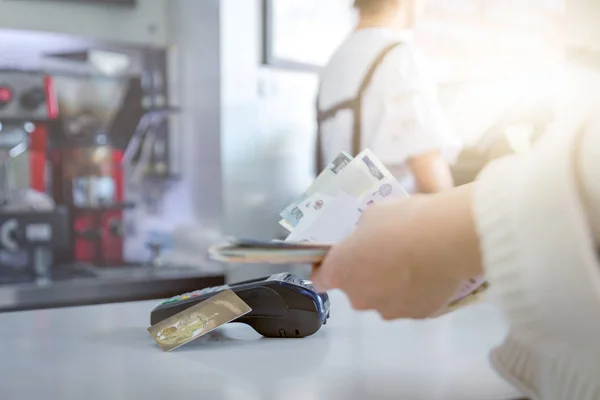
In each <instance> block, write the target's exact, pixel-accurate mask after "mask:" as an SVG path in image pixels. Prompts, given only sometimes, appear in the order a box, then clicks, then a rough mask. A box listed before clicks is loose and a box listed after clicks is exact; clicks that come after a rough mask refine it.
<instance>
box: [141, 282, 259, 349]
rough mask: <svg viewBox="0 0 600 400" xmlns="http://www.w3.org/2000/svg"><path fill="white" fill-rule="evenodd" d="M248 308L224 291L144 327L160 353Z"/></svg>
mask: <svg viewBox="0 0 600 400" xmlns="http://www.w3.org/2000/svg"><path fill="white" fill-rule="evenodd" d="M250 311H252V309H251V308H250V306H248V304H246V303H245V302H244V301H243V300H242V299H240V298H239V297H238V295H236V294H235V293H234V292H233V291H232V290H225V291H223V292H220V293H218V294H217V295H215V296H213V297H211V298H209V299H206V300H204V301H203V302H201V303H198V304H196V305H195V306H192V307H190V308H188V309H186V310H183V311H182V312H180V313H178V314H175V315H173V316H171V317H169V318H167V319H165V320H163V321H161V322H159V323H158V324H156V325H152V326H151V327H149V328H148V332H149V333H150V335H151V336H152V338H154V340H155V341H156V343H158V345H159V346H160V348H161V349H162V350H163V351H171V350H174V349H176V348H178V347H181V346H183V345H184V344H186V343H189V342H191V341H193V340H196V339H198V338H199V337H201V336H203V335H206V334H207V333H209V332H211V331H213V330H215V329H216V328H218V327H220V326H222V325H225V324H227V323H229V322H232V321H234V320H236V319H238V318H239V317H241V316H243V315H246V314H248V313H249V312H250Z"/></svg>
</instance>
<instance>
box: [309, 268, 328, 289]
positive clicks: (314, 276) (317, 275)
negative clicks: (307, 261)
mask: <svg viewBox="0 0 600 400" xmlns="http://www.w3.org/2000/svg"><path fill="white" fill-rule="evenodd" d="M323 265H324V264H322V263H320V264H313V266H312V272H311V274H310V280H311V281H312V283H313V287H314V288H315V290H316V291H317V292H320V293H324V292H326V291H328V290H331V289H333V285H331V283H330V280H329V279H328V276H327V275H328V274H327V268H324V267H323Z"/></svg>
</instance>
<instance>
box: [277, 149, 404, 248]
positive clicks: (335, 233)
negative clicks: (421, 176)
mask: <svg viewBox="0 0 600 400" xmlns="http://www.w3.org/2000/svg"><path fill="white" fill-rule="evenodd" d="M406 196H408V194H407V193H406V191H405V190H404V189H403V188H402V186H401V185H400V183H399V182H398V181H397V180H396V179H395V178H394V176H393V175H392V174H391V173H390V172H389V171H388V170H387V169H386V168H385V167H384V166H383V164H382V163H381V162H380V161H379V159H378V158H377V157H376V156H375V154H373V152H372V151H371V150H368V149H366V150H364V151H362V152H361V153H360V154H358V155H357V156H356V157H355V158H353V157H352V156H350V155H349V154H347V153H340V154H339V155H338V156H337V157H336V158H335V159H334V160H333V161H332V162H331V163H330V164H329V165H328V166H327V167H326V168H325V169H324V170H323V171H322V172H321V173H320V174H319V176H318V177H317V179H316V180H315V182H314V183H313V184H312V185H311V186H310V187H309V188H308V189H306V191H305V192H304V193H303V194H302V196H300V198H298V199H296V200H295V201H293V202H292V203H291V204H289V205H288V206H287V207H286V208H285V209H284V210H283V211H282V212H281V213H280V216H281V220H280V221H279V224H280V225H282V226H283V227H284V228H286V229H287V230H288V231H289V232H290V233H289V235H288V236H287V238H286V240H285V241H286V242H299V243H305V242H308V243H336V242H339V241H340V240H342V239H343V238H344V237H345V236H346V235H347V234H348V233H350V232H351V231H352V229H353V228H354V227H355V226H356V224H357V223H358V220H359V219H360V216H361V213H362V211H363V210H364V209H365V208H366V207H369V206H370V205H372V204H376V203H378V202H381V201H384V200H387V199H392V198H398V197H406Z"/></svg>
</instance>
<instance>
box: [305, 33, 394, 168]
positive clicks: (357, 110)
mask: <svg viewBox="0 0 600 400" xmlns="http://www.w3.org/2000/svg"><path fill="white" fill-rule="evenodd" d="M401 44H402V42H394V43H392V44H390V45H388V46H386V47H385V48H384V49H383V50H382V51H381V52H380V53H379V54H378V55H377V57H376V58H375V60H374V61H373V62H372V63H371V66H370V67H369V70H368V71H367V74H366V75H365V77H364V78H363V81H362V82H361V84H360V88H359V89H358V93H357V95H356V97H354V98H353V99H348V100H344V101H341V102H339V103H338V104H336V105H334V106H333V107H331V108H329V109H328V110H324V111H321V110H320V109H319V96H320V94H318V95H317V102H316V110H317V141H316V142H317V143H316V145H317V149H316V160H315V161H316V168H317V170H316V174H317V175H319V173H320V172H321V171H322V170H323V168H325V165H324V164H323V148H322V143H321V141H322V137H321V126H322V125H323V123H324V122H325V121H327V120H330V119H332V118H334V117H335V116H336V114H337V113H338V112H340V111H342V110H351V111H352V113H353V115H354V122H353V126H352V156H353V157H356V155H357V154H358V153H360V151H361V139H362V132H361V129H362V118H361V116H362V99H363V95H364V94H365V92H366V91H367V88H368V87H369V85H370V84H371V81H372V80H373V75H375V71H377V68H379V66H380V65H381V64H382V63H383V60H384V59H385V57H386V56H387V55H388V53H389V52H390V51H392V50H393V49H395V48H396V47H398V46H399V45H401ZM319 90H320V89H319Z"/></svg>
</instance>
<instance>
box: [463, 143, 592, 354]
mask: <svg viewBox="0 0 600 400" xmlns="http://www.w3.org/2000/svg"><path fill="white" fill-rule="evenodd" d="M574 139H575V135H571V136H562V137H561V138H559V140H556V141H553V142H548V143H545V144H543V145H541V146H540V147H539V148H538V149H536V150H535V151H533V152H531V153H530V154H527V155H525V156H522V157H510V158H507V159H504V160H501V161H499V162H496V163H493V164H491V165H490V166H488V167H487V168H486V169H485V170H484V171H483V172H482V174H481V175H480V177H479V179H478V180H479V182H478V184H477V188H476V190H475V198H474V213H475V219H476V225H477V229H478V233H479V236H480V240H481V248H482V253H483V262H484V269H485V272H486V276H487V279H488V281H489V283H490V285H491V294H492V297H493V298H495V299H496V300H497V301H498V302H499V303H500V305H501V306H502V308H503V309H504V311H505V313H506V315H507V317H508V319H509V323H510V325H511V328H512V331H513V333H514V335H515V336H516V337H518V338H519V339H520V340H521V341H523V342H524V343H528V344H530V345H532V346H543V347H544V348H548V347H546V346H545V345H549V346H550V347H552V346H556V345H557V343H573V344H576V345H582V344H583V343H586V344H589V345H590V346H593V347H597V346H598V342H599V341H598V337H600V318H598V315H600V272H599V271H600V270H599V269H598V268H599V267H598V262H597V260H596V253H595V245H594V244H593V241H592V235H591V231H590V228H589V225H588V223H587V220H586V217H585V214H584V208H583V207H582V204H581V200H580V198H579V193H578V188H577V186H576V180H575V177H574V168H573V165H574V163H573V160H572V154H573V151H572V147H573V145H574V143H575V140H574Z"/></svg>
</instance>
